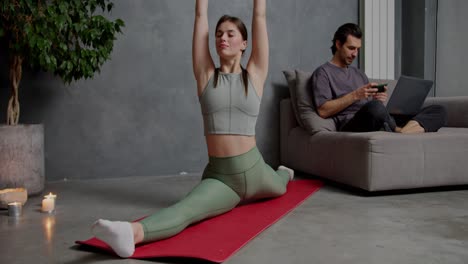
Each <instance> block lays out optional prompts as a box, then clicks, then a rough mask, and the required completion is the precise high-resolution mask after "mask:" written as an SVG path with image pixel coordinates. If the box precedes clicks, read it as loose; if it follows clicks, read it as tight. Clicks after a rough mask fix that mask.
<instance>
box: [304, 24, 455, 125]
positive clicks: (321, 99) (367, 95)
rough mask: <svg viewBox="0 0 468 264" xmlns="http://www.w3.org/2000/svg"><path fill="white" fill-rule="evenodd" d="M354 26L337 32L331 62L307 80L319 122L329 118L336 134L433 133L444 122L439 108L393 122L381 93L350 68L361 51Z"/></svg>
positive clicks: (443, 113)
mask: <svg viewBox="0 0 468 264" xmlns="http://www.w3.org/2000/svg"><path fill="white" fill-rule="evenodd" d="M361 37H362V32H361V29H360V28H359V26H358V25H356V24H352V23H347V24H344V25H342V26H340V27H339V28H338V30H337V31H336V32H335V35H334V37H333V45H332V47H331V50H332V53H333V58H332V59H331V61H329V62H326V63H325V64H323V65H321V66H320V67H318V68H317V69H316V70H315V71H314V73H313V75H312V79H311V86H312V92H313V95H314V104H315V107H316V111H317V113H318V115H320V116H321V117H322V118H333V119H334V120H335V123H336V125H337V129H338V130H339V131H349V132H370V131H379V130H382V129H383V130H385V131H389V132H401V133H423V132H435V131H437V130H439V128H440V127H442V126H443V125H444V124H445V122H446V119H447V117H446V115H447V114H446V111H445V109H444V108H443V107H442V106H439V105H432V106H429V107H426V108H423V109H421V111H420V112H419V113H418V114H417V115H415V116H408V117H403V118H402V117H399V118H397V119H396V121H395V119H394V118H393V117H392V116H391V115H390V114H389V113H388V111H387V109H386V108H385V106H384V104H383V102H385V101H386V100H387V88H386V87H385V92H380V93H378V92H377V91H378V89H377V88H372V86H375V85H377V84H376V83H369V79H368V78H367V76H366V75H365V73H363V72H362V71H360V70H359V69H358V68H356V67H353V66H351V63H352V62H353V61H354V59H356V57H357V55H358V52H359V49H360V47H361Z"/></svg>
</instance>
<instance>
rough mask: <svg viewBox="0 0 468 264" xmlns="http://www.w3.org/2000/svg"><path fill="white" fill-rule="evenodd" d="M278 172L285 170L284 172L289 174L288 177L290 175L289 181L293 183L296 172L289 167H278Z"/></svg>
mask: <svg viewBox="0 0 468 264" xmlns="http://www.w3.org/2000/svg"><path fill="white" fill-rule="evenodd" d="M278 170H284V171H287V172H288V175H289V180H290V181H292V179H294V171H293V170H292V169H290V168H288V167H285V166H283V165H280V166H279V167H278Z"/></svg>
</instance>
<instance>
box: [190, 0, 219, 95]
mask: <svg viewBox="0 0 468 264" xmlns="http://www.w3.org/2000/svg"><path fill="white" fill-rule="evenodd" d="M208 35H209V29H208V0H197V1H196V4H195V23H194V28H193V40H192V63H193V73H194V75H195V79H196V80H197V85H198V89H199V90H200V89H203V88H204V86H205V85H206V83H208V78H209V75H210V74H211V72H212V71H214V67H215V66H214V63H213V59H212V58H211V55H210V48H209V42H208ZM201 86H203V87H201ZM199 92H200V91H199Z"/></svg>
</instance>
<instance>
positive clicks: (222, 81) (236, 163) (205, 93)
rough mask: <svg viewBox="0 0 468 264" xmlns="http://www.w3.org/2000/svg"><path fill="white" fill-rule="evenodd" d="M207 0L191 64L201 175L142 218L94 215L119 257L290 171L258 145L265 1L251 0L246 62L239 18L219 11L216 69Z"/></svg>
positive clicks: (272, 186)
mask: <svg viewBox="0 0 468 264" xmlns="http://www.w3.org/2000/svg"><path fill="white" fill-rule="evenodd" d="M207 13H208V0H198V1H196V13H195V26H194V32H193V43H192V56H193V71H194V74H195V78H196V81H197V88H198V96H199V101H200V104H201V109H202V114H203V121H204V128H205V137H206V144H207V147H208V155H209V163H208V165H207V166H206V168H205V170H204V172H203V176H202V180H201V182H200V183H199V184H198V185H197V186H196V187H195V188H194V189H193V190H192V191H191V192H190V193H189V194H188V195H187V196H186V197H185V198H183V199H182V200H181V201H179V202H178V203H176V204H174V205H172V206H170V207H168V208H165V209H162V210H160V211H158V212H157V213H155V214H153V215H151V216H149V217H147V218H144V219H143V220H141V221H139V222H133V223H130V222H120V221H108V220H102V219H100V220H98V221H96V223H95V224H94V225H93V233H94V234H95V235H96V237H97V238H99V239H100V240H103V241H104V242H106V243H107V244H108V245H109V246H110V247H111V248H112V249H113V250H114V251H115V252H116V253H117V254H118V255H119V256H120V257H129V256H131V255H132V254H133V252H134V250H135V244H138V243H146V242H151V241H156V240H161V239H164V238H168V237H171V236H174V235H176V234H177V233H179V232H181V231H182V230H183V229H185V228H186V227H187V226H188V225H190V224H193V223H196V222H198V221H201V220H203V219H206V218H209V217H213V216H216V215H220V214H223V213H225V212H228V211H230V210H231V209H233V208H234V207H236V206H237V205H238V204H239V203H240V202H244V201H253V200H257V199H262V198H270V197H277V196H281V195H283V194H284V193H285V192H286V185H287V184H288V182H289V181H290V180H291V179H292V178H293V177H294V172H293V170H291V169H289V168H286V167H284V166H280V167H279V168H278V170H277V171H274V170H273V169H272V168H271V167H269V166H268V165H267V164H265V162H264V161H263V158H262V156H261V154H260V152H259V150H258V149H257V147H256V141H255V124H256V121H257V116H258V113H259V110H260V99H261V97H262V93H263V85H264V83H265V79H266V77H267V73H268V35H267V26H266V14H265V13H266V0H254V9H253V18H252V36H253V37H252V53H251V56H250V58H249V61H248V63H247V67H246V68H245V69H244V68H243V67H242V66H241V57H242V54H243V53H244V51H245V49H246V48H247V30H246V27H245V25H244V23H243V22H242V21H241V20H240V19H238V18H236V17H231V16H227V15H225V16H222V17H221V18H220V19H219V21H218V23H217V25H216V31H215V36H216V52H217V54H218V55H219V63H220V67H219V68H215V65H214V63H213V60H212V58H211V55H210V51H209V45H208V35H209V33H208V32H209V30H208V17H207Z"/></svg>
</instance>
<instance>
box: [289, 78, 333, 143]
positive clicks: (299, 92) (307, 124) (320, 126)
mask: <svg viewBox="0 0 468 264" xmlns="http://www.w3.org/2000/svg"><path fill="white" fill-rule="evenodd" d="M311 77H312V72H304V71H301V70H296V97H297V111H298V114H299V118H300V120H301V122H302V127H304V128H305V130H306V131H307V132H309V133H310V134H315V133H317V132H319V131H336V124H335V121H334V120H333V119H331V118H327V119H325V118H322V117H320V116H319V115H318V114H317V112H316V111H315V106H314V104H313V94H312V89H311V88H310V87H309V81H310V78H311Z"/></svg>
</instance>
